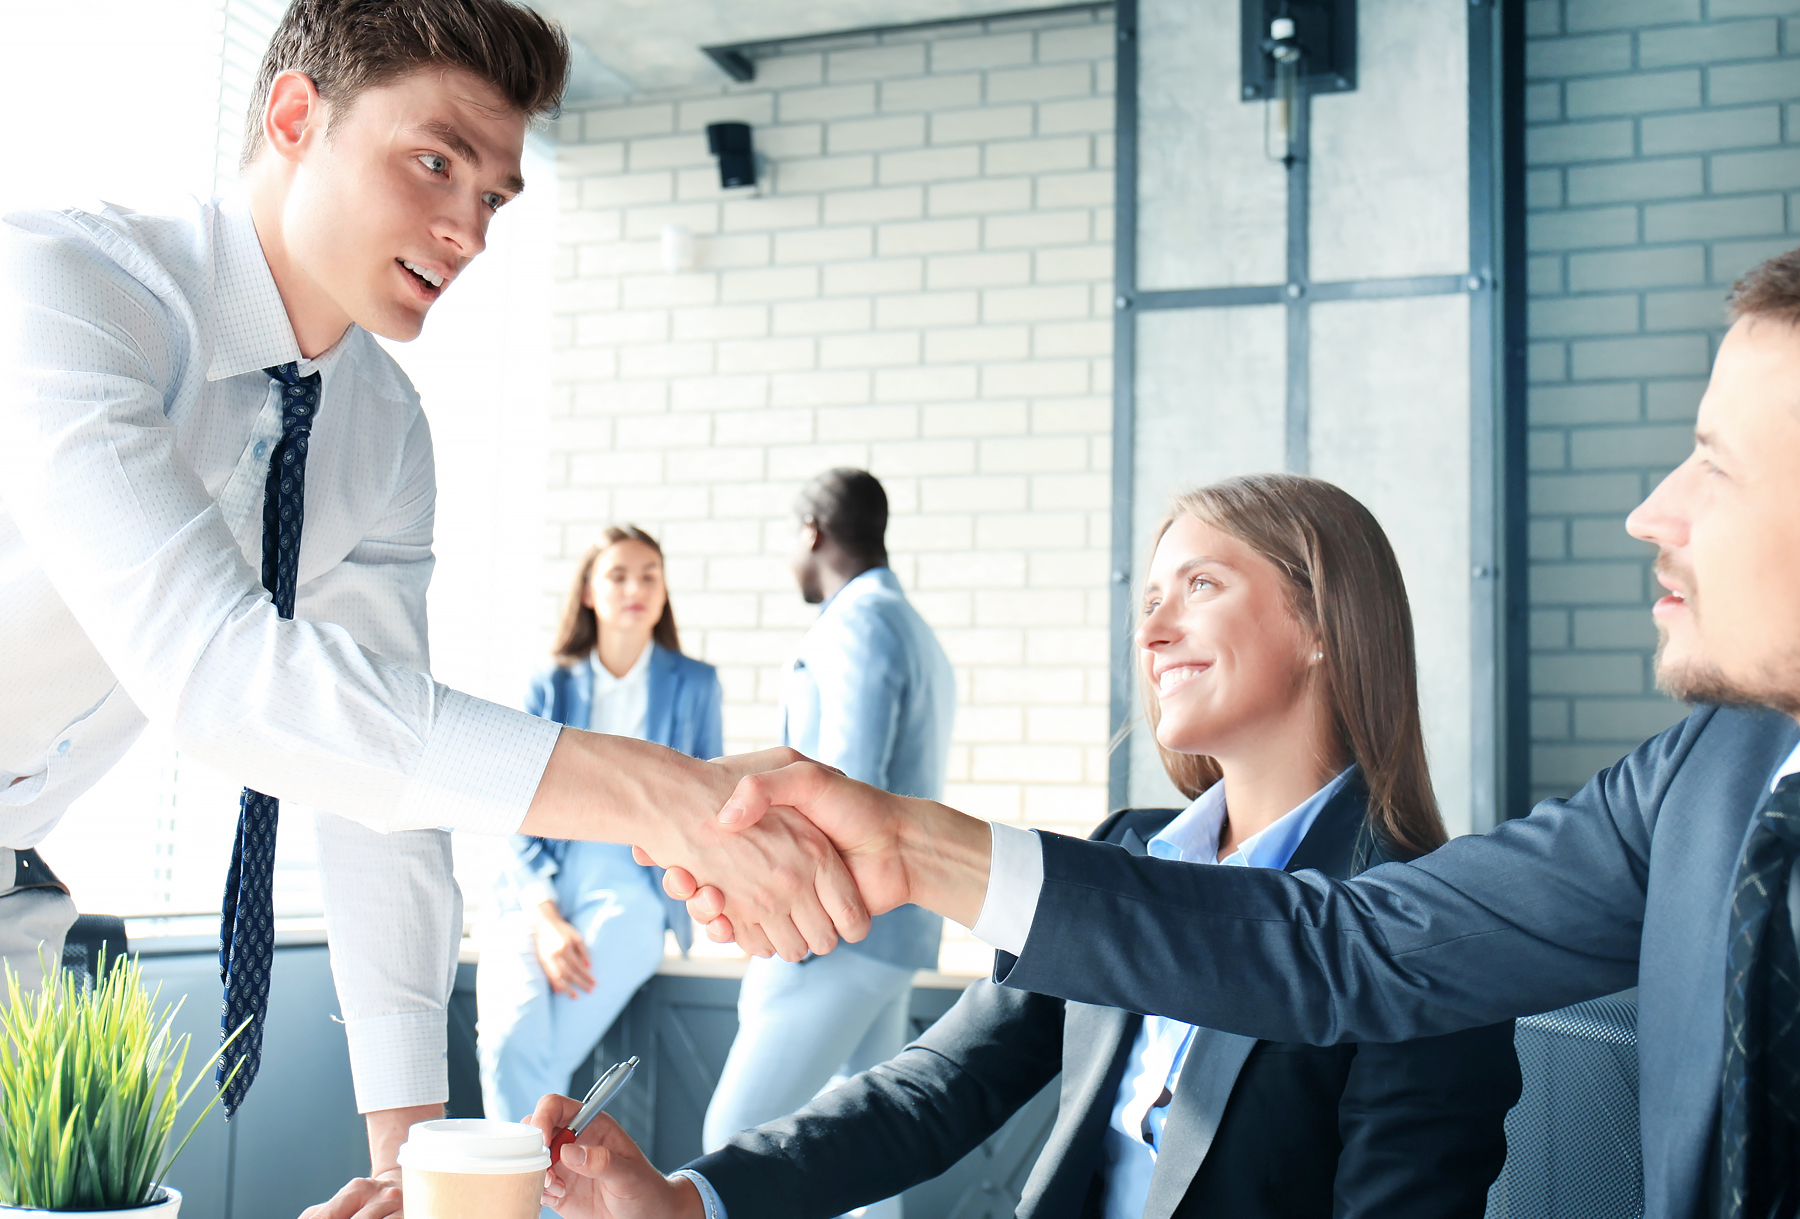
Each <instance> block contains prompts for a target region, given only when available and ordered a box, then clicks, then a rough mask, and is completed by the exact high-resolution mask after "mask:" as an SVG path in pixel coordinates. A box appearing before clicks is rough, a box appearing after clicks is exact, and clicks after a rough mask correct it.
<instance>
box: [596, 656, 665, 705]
mask: <svg viewBox="0 0 1800 1219" xmlns="http://www.w3.org/2000/svg"><path fill="white" fill-rule="evenodd" d="M654 651H656V645H655V644H654V643H647V644H645V645H644V650H643V651H642V652H639V653H638V658H637V659H636V660H634V661H632V662H631V667H630V668H629V669H627V670H625V676H623V677H614V676H613V675H612V674H611V673H610V672H608V671H607V668H606V666H605V665H603V664H601V663H600V654H599V652H595V653H593V654H592V655H590V656H589V657H588V667H589V668H591V669H593V671H594V698H595V699H599V698H600V697H601V696H602V695H606V694H611V693H612V692H613V691H614V690H616V689H618V688H619V687H621V686H630V685H636V684H638V683H640V682H643V681H645V680H647V679H648V678H649V675H650V653H652V652H654Z"/></svg>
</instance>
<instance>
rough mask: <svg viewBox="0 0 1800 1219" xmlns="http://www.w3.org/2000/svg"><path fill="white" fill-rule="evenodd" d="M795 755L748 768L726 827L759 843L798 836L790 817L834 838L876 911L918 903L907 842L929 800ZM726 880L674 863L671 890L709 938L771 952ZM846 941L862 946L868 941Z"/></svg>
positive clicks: (666, 881) (723, 819)
mask: <svg viewBox="0 0 1800 1219" xmlns="http://www.w3.org/2000/svg"><path fill="white" fill-rule="evenodd" d="M787 752H788V753H792V752H793V751H791V750H789V751H787ZM753 756H756V757H766V756H767V755H766V754H765V755H753ZM793 756H794V759H795V760H792V761H790V762H789V763H788V764H787V765H785V766H781V767H779V768H777V769H772V770H763V771H747V772H746V773H745V774H744V776H743V777H742V778H740V779H739V780H738V783H737V786H736V789H735V790H734V791H733V792H732V795H731V798H730V799H729V800H728V801H726V802H725V805H724V807H723V808H721V809H720V810H719V816H718V818H717V821H716V824H717V827H718V829H719V830H720V831H721V832H723V833H727V834H732V835H738V836H741V837H742V838H743V839H745V840H746V841H747V842H755V841H757V840H759V839H760V838H761V837H762V836H763V835H765V834H771V833H772V834H775V835H777V836H779V835H782V834H785V833H789V832H791V829H790V825H789V822H790V819H792V818H795V817H799V818H801V819H802V820H803V821H804V822H806V823H808V824H811V825H813V826H816V827H817V828H818V829H819V830H821V831H823V833H824V835H825V837H826V838H827V839H829V840H830V843H831V846H832V847H833V848H834V849H835V850H836V852H837V854H838V856H839V858H840V859H841V860H842V862H843V865H844V866H845V867H846V868H847V869H848V872H849V875H850V877H851V878H852V879H853V880H854V882H855V884H856V888H857V890H858V892H859V893H860V895H861V900H862V905H863V907H864V908H865V909H866V910H867V911H868V913H869V914H871V915H874V914H885V913H886V912H887V911H889V910H892V909H894V908H895V907H897V906H903V905H905V904H907V903H908V902H911V901H915V900H917V897H918V894H917V884H916V881H917V877H916V876H915V875H914V873H913V871H912V869H910V868H909V865H908V858H907V852H905V851H903V850H902V846H903V844H902V837H903V834H904V832H905V830H906V828H907V827H908V826H909V825H911V824H915V823H916V822H917V821H918V820H919V817H918V810H916V809H910V808H909V807H908V806H910V805H918V806H926V805H927V803H928V802H926V801H915V800H908V799H906V798H904V797H901V796H895V795H891V794H890V793H888V792H884V791H882V790H881V789H880V788H876V787H871V786H869V785H868V784H866V783H858V782H857V781H856V780H854V779H850V778H848V777H846V776H845V775H844V773H843V772H842V771H839V770H835V769H833V768H832V767H829V766H824V765H821V764H820V763H818V762H813V761H810V760H808V759H805V758H802V757H800V755H798V754H794V755H793ZM945 811H948V810H945ZM639 859H640V861H641V862H652V857H651V856H650V855H649V854H648V853H643V852H640V854H639ZM658 862H660V861H658ZM719 880H720V883H726V889H721V887H720V883H714V882H713V879H712V878H709V877H707V876H705V875H698V876H697V875H696V874H695V873H694V872H693V871H691V870H690V869H687V868H684V867H679V866H670V867H668V869H667V872H666V874H665V875H664V877H663V888H664V889H665V890H666V891H667V892H668V894H669V896H670V897H673V898H675V899H676V900H678V901H685V902H687V903H688V911H689V913H690V914H691V915H692V916H693V917H694V919H695V920H696V921H697V922H699V923H701V924H702V925H704V926H705V927H706V933H707V936H708V938H710V939H712V940H714V941H715V942H718V943H728V942H730V941H732V940H734V939H735V940H737V942H738V943H739V945H740V946H741V947H743V948H744V949H745V950H746V951H748V952H750V953H751V955H753V956H763V955H767V954H766V953H762V952H758V951H757V945H756V944H755V943H754V942H753V941H754V940H755V938H756V937H755V934H754V932H755V929H754V928H753V927H746V925H745V922H744V921H743V919H742V917H741V916H740V915H739V913H738V911H739V910H741V909H744V908H745V907H746V903H743V902H741V901H740V895H739V893H738V891H737V888H736V886H737V884H738V883H740V882H738V881H737V880H736V879H735V878H729V880H728V878H719ZM727 880H728V883H727ZM746 931H749V932H750V934H749V935H746V934H745V933H746ZM845 938H846V939H850V940H852V941H853V942H854V941H855V940H856V939H859V938H861V937H860V936H846V937H845ZM814 951H815V952H817V951H818V949H816V948H815V949H814ZM788 959H792V958H788Z"/></svg>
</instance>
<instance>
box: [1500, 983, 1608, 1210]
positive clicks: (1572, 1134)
mask: <svg viewBox="0 0 1800 1219" xmlns="http://www.w3.org/2000/svg"><path fill="white" fill-rule="evenodd" d="M1513 1045H1514V1046H1515V1047H1516V1048H1517V1050H1518V1053H1519V1070H1520V1072H1521V1073H1522V1074H1523V1075H1524V1081H1525V1088H1524V1091H1523V1093H1522V1094H1521V1095H1520V1097H1519V1103H1518V1104H1517V1105H1515V1106H1514V1107H1513V1110H1512V1112H1511V1113H1510V1114H1508V1115H1507V1118H1506V1144H1507V1151H1506V1167H1505V1168H1503V1169H1502V1170H1501V1172H1500V1178H1499V1180H1497V1181H1495V1182H1494V1187H1493V1189H1492V1190H1490V1191H1489V1193H1488V1209H1487V1219H1639V1216H1641V1215H1643V1213H1644V1165H1643V1159H1642V1152H1641V1151H1640V1144H1639V1142H1638V1066H1637V995H1636V993H1635V992H1631V991H1627V992H1625V993H1624V994H1619V995H1611V996H1608V997H1607V998H1604V999H1590V1000H1588V1001H1587V1002H1586V1003H1577V1004H1575V1005H1574V1006H1573V1007H1565V1008H1559V1009H1558V1010H1556V1011H1553V1012H1545V1013H1543V1014H1542V1015H1539V1016H1527V1017H1525V1018H1524V1019H1522V1020H1520V1021H1518V1023H1517V1024H1516V1026H1515V1031H1514V1033H1513Z"/></svg>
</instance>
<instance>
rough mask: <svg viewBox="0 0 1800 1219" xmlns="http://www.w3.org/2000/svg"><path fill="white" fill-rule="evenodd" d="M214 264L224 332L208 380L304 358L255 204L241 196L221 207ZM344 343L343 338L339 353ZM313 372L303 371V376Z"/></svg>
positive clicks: (216, 306) (216, 300)
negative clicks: (257, 220) (253, 211)
mask: <svg viewBox="0 0 1800 1219" xmlns="http://www.w3.org/2000/svg"><path fill="white" fill-rule="evenodd" d="M212 262H213V268H212V269H213V316H214V317H215V318H216V319H217V325H218V332H217V334H216V335H215V336H214V339H213V352H212V363H210V364H209V365H207V368H206V379H207V380H208V381H222V380H224V379H225V378H226V377H236V376H241V375H242V374H244V373H247V372H257V371H260V370H261V369H264V368H270V367H273V366H274V365H277V364H286V363H288V362H290V361H297V360H299V359H300V343H299V341H298V340H296V339H295V338H294V327H293V325H292V324H291V323H290V322H289V321H288V316H287V308H286V307H285V306H284V305H282V303H281V293H280V292H279V291H277V290H276V288H275V276H274V275H273V274H272V273H271V272H270V271H269V262H268V259H266V258H264V257H263V251H262V242H260V241H258V240H257V237H256V225H255V223H254V222H253V221H252V220H251V218H250V204H249V201H248V200H247V199H245V198H244V196H243V195H241V194H237V195H232V196H230V197H228V198H226V199H224V200H222V201H220V203H219V211H218V221H217V224H216V227H215V236H214V241H213V258H212ZM342 345H343V344H342V341H341V340H340V341H339V342H338V343H337V344H335V345H334V349H335V347H341V346H342ZM310 371H311V369H310V368H302V369H301V374H302V375H306V374H307V373H309V372H310Z"/></svg>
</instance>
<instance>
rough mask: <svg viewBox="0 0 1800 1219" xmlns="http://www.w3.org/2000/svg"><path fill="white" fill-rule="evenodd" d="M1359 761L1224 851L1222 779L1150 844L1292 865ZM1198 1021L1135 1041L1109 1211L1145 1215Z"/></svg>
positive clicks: (1109, 1154) (1154, 1027)
mask: <svg viewBox="0 0 1800 1219" xmlns="http://www.w3.org/2000/svg"><path fill="white" fill-rule="evenodd" d="M1355 769H1356V768H1355V767H1354V766H1352V767H1348V768H1346V769H1345V770H1344V771H1342V772H1341V773H1340V774H1339V775H1338V776H1337V777H1336V778H1334V779H1333V780H1332V781H1331V782H1329V783H1327V784H1326V785H1325V786H1324V787H1321V788H1320V789H1319V790H1318V791H1316V792H1314V793H1313V794H1312V795H1311V796H1309V797H1307V799H1306V800H1305V801H1304V802H1303V803H1302V804H1301V805H1300V806H1299V807H1298V808H1296V809H1294V810H1293V811H1292V812H1290V813H1287V814H1286V815H1284V816H1283V817H1281V818H1280V819H1279V820H1277V821H1274V822H1272V823H1271V824H1269V825H1268V826H1265V827H1264V828H1263V829H1262V830H1260V831H1258V832H1257V833H1255V834H1252V835H1251V836H1250V837H1248V838H1246V839H1244V841H1243V842H1241V843H1239V844H1238V848H1237V850H1235V851H1233V852H1232V853H1231V854H1230V855H1227V856H1226V857H1225V858H1224V859H1219V858H1218V854H1219V831H1220V830H1221V829H1223V828H1224V825H1225V812H1226V808H1225V784H1224V783H1222V782H1221V783H1215V784H1213V785H1212V786H1211V787H1209V788H1207V789H1206V790H1205V791H1204V792H1202V793H1201V794H1200V798H1199V799H1197V800H1195V801H1194V802H1193V803H1192V804H1190V805H1188V807H1187V809H1186V811H1184V812H1182V813H1181V814H1180V815H1179V816H1177V817H1176V818H1175V819H1174V820H1173V821H1171V822H1169V824H1167V825H1165V826H1164V827H1163V828H1162V830H1161V831H1160V832H1159V833H1157V834H1156V836H1155V837H1153V838H1151V839H1150V841H1149V842H1148V843H1146V844H1145V849H1146V850H1147V851H1148V852H1149V854H1151V855H1152V856H1154V857H1155V858H1157V859H1179V860H1185V861H1186V862H1189V863H1220V864H1227V865H1231V866H1235V867H1244V868H1285V867H1287V864H1288V860H1289V859H1291V858H1293V855H1294V849H1295V848H1296V847H1298V846H1299V845H1300V840H1301V839H1303V838H1305V837H1306V834H1307V831H1308V830H1310V829H1312V824H1313V822H1314V821H1315V820H1317V819H1318V816H1319V811H1320V810H1321V809H1323V808H1324V807H1325V806H1326V805H1327V804H1329V803H1330V802H1331V798H1332V797H1333V796H1335V795H1337V794H1338V792H1339V791H1340V790H1342V788H1343V786H1344V784H1345V783H1346V782H1348V781H1349V778H1350V774H1351V771H1353V770H1355ZM1193 1037H1194V1026H1193V1025H1191V1024H1183V1023H1181V1022H1180V1021H1179V1020H1171V1019H1169V1018H1167V1017H1165V1016H1146V1017H1144V1023H1143V1025H1142V1027H1140V1028H1139V1029H1138V1035H1137V1039H1136V1040H1135V1041H1133V1042H1132V1044H1131V1058H1130V1061H1129V1062H1128V1063H1127V1065H1126V1068H1125V1075H1124V1078H1123V1079H1121V1080H1120V1081H1119V1092H1118V1097H1117V1099H1116V1101H1115V1102H1114V1104H1113V1111H1112V1117H1111V1119H1110V1120H1109V1121H1108V1123H1107V1127H1106V1136H1105V1140H1106V1142H1105V1147H1104V1149H1103V1150H1104V1152H1105V1162H1106V1204H1105V1208H1104V1210H1103V1212H1102V1213H1103V1214H1104V1215H1105V1216H1106V1219H1141V1216H1142V1215H1143V1213H1144V1205H1145V1203H1146V1202H1147V1201H1148V1200H1149V1198H1150V1177H1151V1174H1153V1173H1154V1172H1155V1171H1156V1153H1157V1151H1158V1150H1159V1149H1160V1148H1161V1146H1162V1136H1163V1126H1164V1124H1165V1123H1166V1122H1167V1121H1168V1119H1169V1106H1168V1105H1166V1104H1164V1105H1158V1104H1157V1103H1156V1102H1157V1099H1158V1098H1159V1097H1160V1096H1161V1095H1162V1093H1163V1092H1164V1091H1165V1090H1166V1091H1167V1092H1168V1093H1169V1094H1170V1095H1171V1096H1172V1095H1174V1093H1175V1085H1176V1084H1177V1083H1178V1082H1179V1081H1180V1079H1181V1068H1182V1064H1183V1063H1184V1062H1186V1060H1187V1052H1188V1046H1189V1045H1190V1044H1191V1043H1192V1041H1193Z"/></svg>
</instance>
